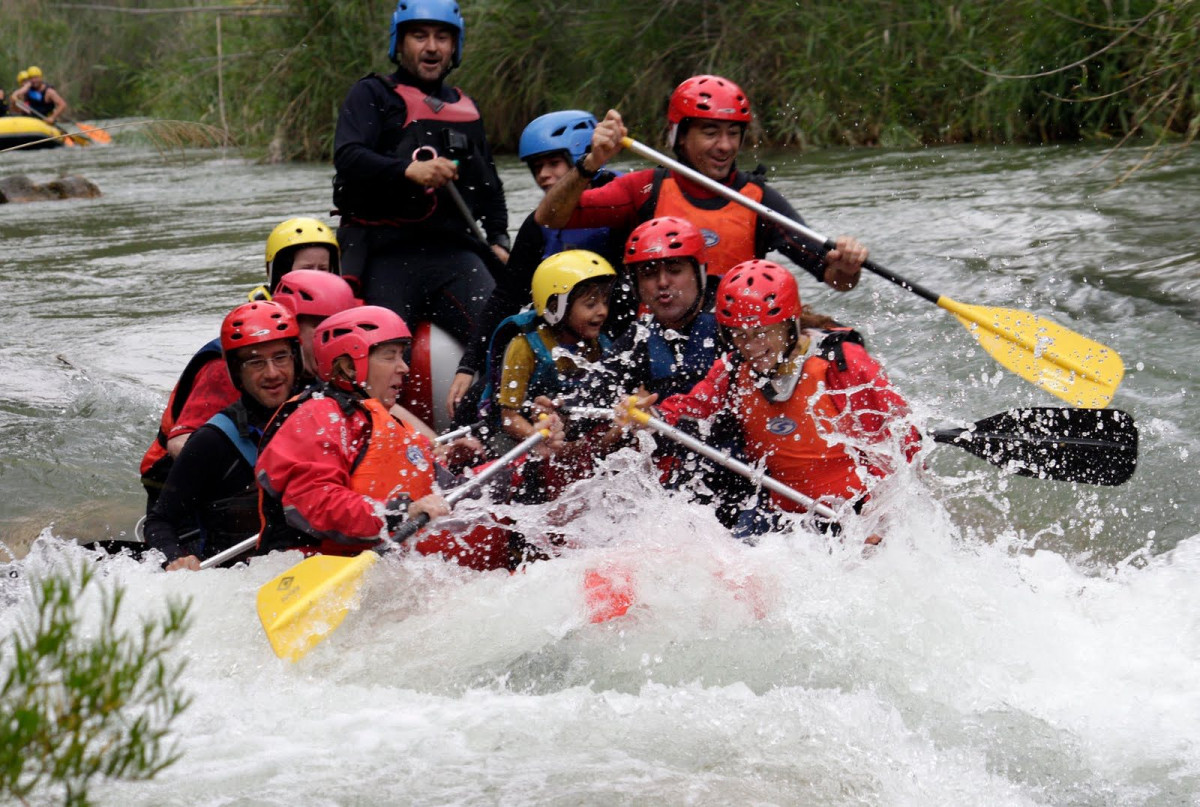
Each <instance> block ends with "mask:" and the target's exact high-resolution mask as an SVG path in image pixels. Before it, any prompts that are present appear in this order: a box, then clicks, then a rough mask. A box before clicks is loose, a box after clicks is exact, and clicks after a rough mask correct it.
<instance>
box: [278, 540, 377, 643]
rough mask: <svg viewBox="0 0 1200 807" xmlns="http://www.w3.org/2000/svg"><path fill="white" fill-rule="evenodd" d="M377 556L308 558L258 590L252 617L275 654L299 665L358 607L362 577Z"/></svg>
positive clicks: (370, 554) (367, 554)
mask: <svg viewBox="0 0 1200 807" xmlns="http://www.w3.org/2000/svg"><path fill="white" fill-rule="evenodd" d="M378 559H379V555H377V554H375V553H374V552H362V553H360V554H359V555H356V556H355V557H352V558H346V557H339V556H337V555H313V556H312V557H310V558H305V559H304V560H302V561H300V563H298V564H296V565H295V566H293V567H292V568H290V569H288V570H287V571H286V572H284V573H283V574H281V575H279V576H278V577H276V578H275V579H274V580H272V581H270V582H269V583H266V584H264V585H263V586H262V588H260V589H259V590H258V618H259V620H261V621H262V625H263V629H264V630H266V632H267V639H269V640H270V642H271V648H272V649H273V650H274V651H275V655H277V656H279V657H280V658H283V659H287V660H288V661H299V660H300V659H301V658H303V657H304V654H305V653H307V652H308V651H309V650H311V649H312V648H313V647H315V646H316V645H317V644H319V643H320V642H321V640H322V639H324V638H325V637H326V636H327V635H329V633H330V632H332V631H333V629H334V628H336V627H337V626H338V625H340V624H342V620H343V619H345V618H346V613H347V612H348V611H349V610H350V609H351V608H353V607H354V606H355V605H357V603H358V590H359V587H360V586H361V585H362V578H363V574H364V573H365V572H366V570H367V569H368V568H370V567H371V566H372V565H373V564H374V563H375V561H376V560H378Z"/></svg>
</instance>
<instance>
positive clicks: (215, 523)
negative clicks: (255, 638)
mask: <svg viewBox="0 0 1200 807" xmlns="http://www.w3.org/2000/svg"><path fill="white" fill-rule="evenodd" d="M299 337H300V329H299V327H298V326H297V324H296V319H295V317H294V316H293V315H292V312H291V311H290V310H289V309H288V308H286V307H285V306H283V305H280V304H279V303H275V302H266V301H258V302H252V303H246V304H244V305H240V306H238V307H237V308H235V309H234V310H233V311H231V312H230V313H229V315H228V316H227V317H225V321H224V322H223V323H222V325H221V352H222V354H223V355H224V357H225V362H226V364H227V365H228V367H229V377H230V378H231V379H232V380H233V384H234V386H235V387H236V388H237V390H238V391H239V392H240V393H241V395H240V397H239V398H238V399H237V400H236V401H235V402H234V403H233V404H231V405H230V406H228V407H226V408H225V409H223V410H222V411H221V412H219V413H218V414H216V415H214V416H213V417H212V418H211V419H210V420H209V421H208V422H207V423H205V424H204V425H203V426H201V427H200V428H199V429H197V430H196V431H195V432H194V433H193V434H192V436H191V438H190V439H189V440H188V441H187V444H186V445H184V447H183V450H182V451H181V452H180V454H179V457H178V458H177V459H176V460H175V462H174V463H173V464H172V466H171V471H170V474H169V475H168V476H167V480H166V483H165V484H164V485H163V490H162V493H161V494H160V495H159V497H158V500H157V501H156V502H155V503H154V506H153V507H152V508H151V509H150V512H149V514H148V515H147V517H146V526H145V538H146V543H147V544H149V545H150V546H152V547H154V548H155V549H157V550H159V551H160V552H162V553H163V554H164V555H165V556H166V569H167V570H168V571H174V570H176V569H194V570H196V569H199V568H200V561H202V560H204V559H205V558H207V557H210V556H212V555H215V554H217V553H218V552H220V551H222V550H224V549H227V548H229V547H231V546H233V545H234V544H237V543H240V542H241V541H243V540H245V539H246V538H248V537H250V536H251V535H253V534H254V533H256V532H258V526H259V517H258V488H257V486H256V484H255V482H254V463H255V461H256V460H257V458H258V442H259V438H260V437H261V436H262V431H263V429H264V428H266V426H267V423H268V422H270V420H271V417H272V416H273V415H274V414H275V410H277V409H278V408H279V407H280V406H281V405H282V404H283V403H284V402H285V401H287V400H288V398H290V397H291V396H292V395H293V393H294V392H295V386H296V380H297V378H299V376H300V343H299Z"/></svg>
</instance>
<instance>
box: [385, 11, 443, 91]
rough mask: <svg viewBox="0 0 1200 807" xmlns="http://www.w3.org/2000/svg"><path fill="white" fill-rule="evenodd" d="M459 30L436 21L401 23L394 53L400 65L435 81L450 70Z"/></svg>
mask: <svg viewBox="0 0 1200 807" xmlns="http://www.w3.org/2000/svg"><path fill="white" fill-rule="evenodd" d="M457 41H458V32H457V31H455V30H454V29H453V28H451V27H450V26H449V25H442V24H441V23H436V22H413V23H409V24H408V25H405V26H404V37H403V39H401V40H400V48H399V53H398V54H397V56H398V57H399V60H400V66H401V67H403V68H404V69H405V70H407V71H408V72H409V73H411V74H412V75H414V76H416V77H417V78H418V79H420V80H421V81H425V82H430V83H433V82H437V81H441V80H442V77H443V76H445V75H446V74H447V73H448V72H450V60H451V59H452V58H453V57H454V45H455V43H456V42H457Z"/></svg>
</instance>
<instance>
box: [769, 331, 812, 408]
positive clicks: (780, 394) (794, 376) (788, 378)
mask: <svg viewBox="0 0 1200 807" xmlns="http://www.w3.org/2000/svg"><path fill="white" fill-rule="evenodd" d="M799 343H800V322H799V320H795V319H794V320H792V333H791V335H790V336H789V337H788V346H787V348H786V349H785V350H784V351H783V353H782V354H781V355H782V356H784V357H785V358H783V359H782V360H781V361H779V362H776V364H775V367H774V368H772V369H771V371H770V372H768V373H763V374H762V377H763V379H764V381H765V383H764V384H763V385H762V387H760V389H761V390H762V394H763V397H764V398H766V399H767V400H768V401H770V402H771V403H783V402H784V401H788V400H791V397H792V394H793V393H794V392H795V391H796V385H797V384H799V383H800V375H801V369H802V368H803V366H804V364H803V362H801V363H794V362H793V361H792V360H791V359H790V358H787V357H790V356H791V355H792V353H793V352H794V351H795V350H796V345H798V344H799ZM784 367H787V368H788V372H786V373H780V370H781V369H782V368H784Z"/></svg>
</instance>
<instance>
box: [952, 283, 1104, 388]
mask: <svg viewBox="0 0 1200 807" xmlns="http://www.w3.org/2000/svg"><path fill="white" fill-rule="evenodd" d="M937 304H938V305H939V306H941V307H942V308H944V309H946V310H947V311H950V312H951V313H953V314H954V316H955V317H957V318H958V321H959V322H961V323H962V324H963V325H964V326H965V327H966V329H967V330H969V331H971V332H972V333H973V334H974V335H975V338H976V339H978V340H979V344H980V346H982V347H983V349H984V350H986V351H987V352H988V353H989V354H990V355H991V356H992V358H994V359H995V360H996V361H998V362H1000V364H1002V365H1004V366H1005V367H1007V368H1008V369H1009V370H1011V371H1012V372H1014V373H1016V374H1017V375H1019V376H1021V378H1024V379H1025V380H1026V381H1029V382H1030V383H1032V384H1036V385H1037V386H1039V387H1041V388H1042V389H1044V390H1046V391H1047V392H1049V393H1051V394H1053V395H1057V396H1058V397H1059V398H1062V399H1063V400H1064V401H1067V402H1068V403H1070V404H1072V405H1074V406H1081V407H1085V408H1088V409H1102V408H1104V407H1105V406H1107V405H1108V402H1109V401H1110V400H1112V396H1113V393H1115V392H1116V391H1117V386H1118V385H1119V384H1120V383H1121V378H1122V377H1123V376H1124V375H1125V363H1124V362H1123V361H1121V357H1120V356H1119V355H1117V352H1116V351H1115V350H1113V349H1112V348H1110V347H1106V346H1105V345H1102V344H1100V343H1099V342H1094V341H1092V340H1091V339H1087V338H1085V337H1083V336H1080V335H1079V334H1077V333H1075V332H1074V331H1072V330H1070V329H1069V328H1064V327H1063V326H1061V325H1059V324H1058V323H1056V322H1053V321H1051V320H1048V319H1046V318H1045V317H1039V316H1037V315H1036V314H1031V313H1030V312H1028V311H1018V310H1016V309H1014V308H992V307H989V306H982V305H967V304H965V303H960V302H956V301H954V300H951V299H950V298H949V297H939V298H938V301H937Z"/></svg>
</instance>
